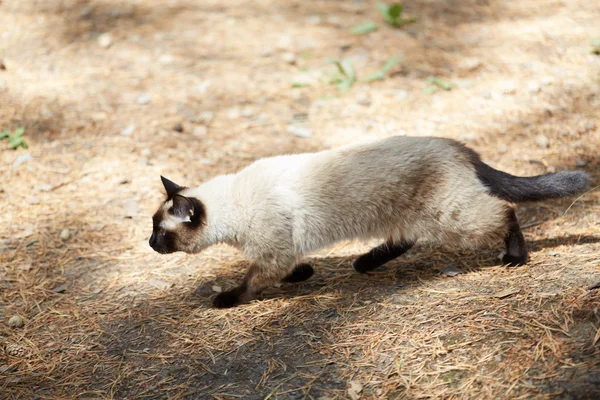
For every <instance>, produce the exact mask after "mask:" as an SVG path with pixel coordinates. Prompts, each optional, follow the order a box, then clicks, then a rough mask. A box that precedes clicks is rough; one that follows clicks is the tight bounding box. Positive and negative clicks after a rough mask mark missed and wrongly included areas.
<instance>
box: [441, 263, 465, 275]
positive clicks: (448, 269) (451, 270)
mask: <svg viewBox="0 0 600 400" xmlns="http://www.w3.org/2000/svg"><path fill="white" fill-rule="evenodd" d="M440 274H442V275H446V276H450V277H454V276H456V275H460V274H464V271H463V270H462V269H460V268H459V267H457V266H456V265H446V266H445V267H444V268H442V270H441V271H440Z"/></svg>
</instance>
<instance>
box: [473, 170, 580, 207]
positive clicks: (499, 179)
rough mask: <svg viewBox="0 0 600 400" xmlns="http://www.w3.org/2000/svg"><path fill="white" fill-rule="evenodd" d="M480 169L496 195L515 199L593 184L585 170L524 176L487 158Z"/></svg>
mask: <svg viewBox="0 0 600 400" xmlns="http://www.w3.org/2000/svg"><path fill="white" fill-rule="evenodd" d="M476 171H477V176H478V177H479V180H480V181H481V182H482V183H483V184H484V185H485V186H487V187H488V188H489V189H490V191H491V193H492V195H494V196H496V197H499V198H501V199H503V200H506V201H510V202H512V203H520V202H526V201H538V200H545V199H554V198H557V197H566V196H572V195H574V194H577V193H581V192H583V191H584V190H585V189H587V187H588V185H589V177H588V175H587V174H586V173H585V172H583V171H561V172H556V173H553V174H545V175H538V176H528V177H520V176H514V175H510V174H507V173H506V172H502V171H498V170H497V169H494V168H492V167H490V166H489V165H486V164H484V163H483V162H482V163H481V164H480V166H479V167H476Z"/></svg>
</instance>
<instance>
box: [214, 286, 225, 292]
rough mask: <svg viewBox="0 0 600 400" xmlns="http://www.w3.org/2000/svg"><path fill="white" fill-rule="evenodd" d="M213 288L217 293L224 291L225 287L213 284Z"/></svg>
mask: <svg viewBox="0 0 600 400" xmlns="http://www.w3.org/2000/svg"><path fill="white" fill-rule="evenodd" d="M212 290H213V292H215V293H221V292H222V291H223V288H222V287H221V286H218V285H213V287H212Z"/></svg>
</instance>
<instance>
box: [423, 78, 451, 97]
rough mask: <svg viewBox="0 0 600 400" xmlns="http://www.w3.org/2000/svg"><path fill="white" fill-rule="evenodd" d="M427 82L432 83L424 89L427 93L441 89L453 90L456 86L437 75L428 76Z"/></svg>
mask: <svg viewBox="0 0 600 400" xmlns="http://www.w3.org/2000/svg"><path fill="white" fill-rule="evenodd" d="M427 82H429V83H430V85H429V86H427V87H426V88H425V89H424V90H425V93H427V94H433V93H435V92H437V91H438V90H440V89H442V90H446V91H448V90H452V88H454V87H456V84H454V83H451V82H446V81H443V80H441V79H440V78H438V77H436V76H430V77H428V78H427Z"/></svg>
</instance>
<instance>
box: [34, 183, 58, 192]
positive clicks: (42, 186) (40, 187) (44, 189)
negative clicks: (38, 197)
mask: <svg viewBox="0 0 600 400" xmlns="http://www.w3.org/2000/svg"><path fill="white" fill-rule="evenodd" d="M33 188H34V189H35V190H37V191H38V192H49V191H51V190H52V188H54V186H52V185H51V184H49V183H42V184H39V185H35V186H34V187H33Z"/></svg>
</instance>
